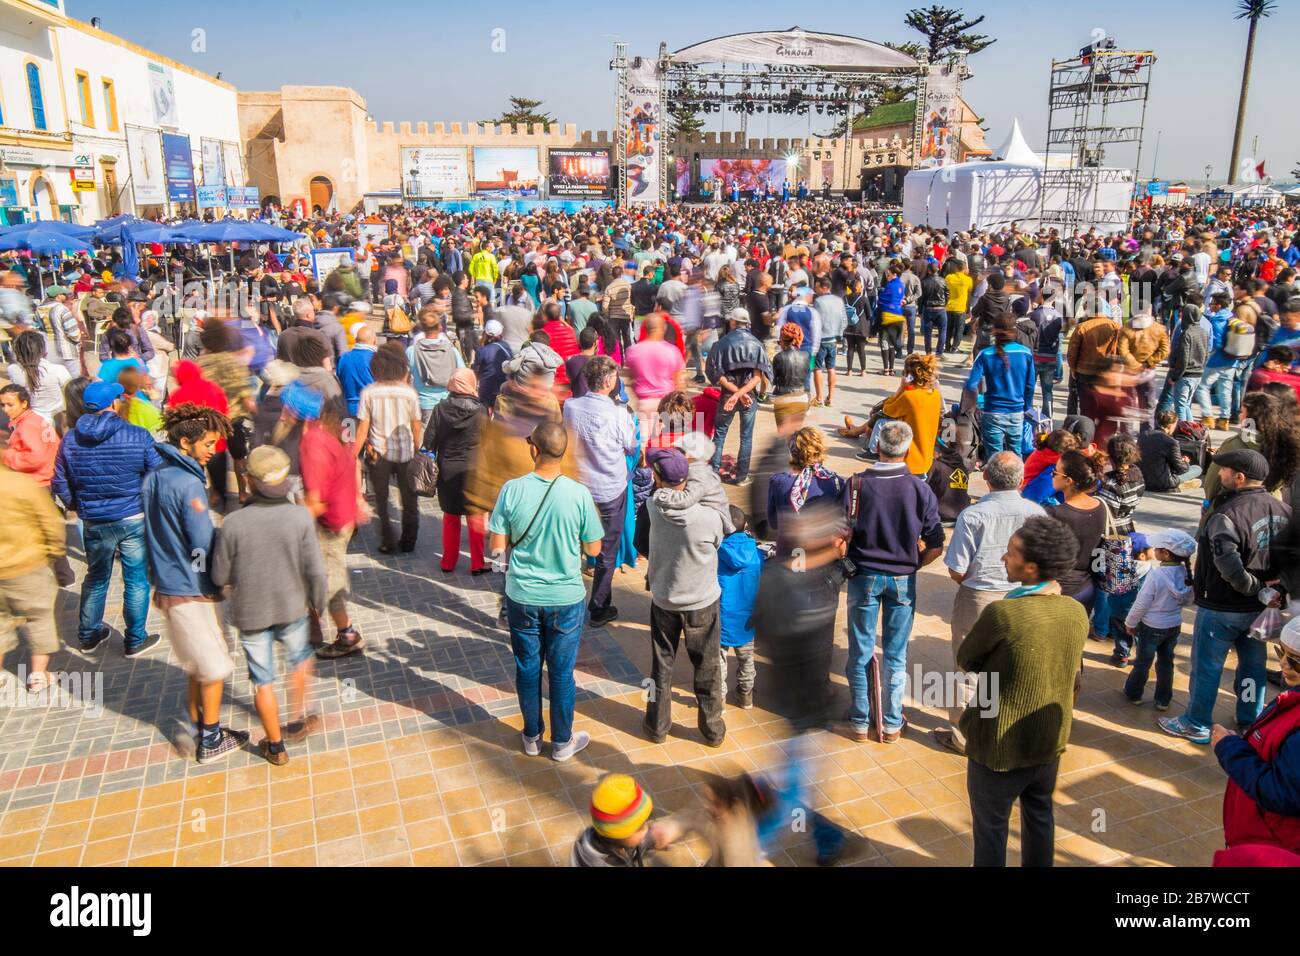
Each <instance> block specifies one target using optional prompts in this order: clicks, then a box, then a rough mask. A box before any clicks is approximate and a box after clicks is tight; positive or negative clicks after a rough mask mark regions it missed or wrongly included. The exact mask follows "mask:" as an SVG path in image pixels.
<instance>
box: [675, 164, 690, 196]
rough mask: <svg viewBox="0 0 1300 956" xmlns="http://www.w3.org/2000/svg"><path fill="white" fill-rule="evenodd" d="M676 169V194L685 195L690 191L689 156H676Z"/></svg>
mask: <svg viewBox="0 0 1300 956" xmlns="http://www.w3.org/2000/svg"><path fill="white" fill-rule="evenodd" d="M675 162H676V165H677V169H676V170H675V172H676V174H677V195H678V196H685V195H686V194H688V193H689V192H690V191H691V161H690V158H689V157H686V156H678V157H677V158H676V160H675Z"/></svg>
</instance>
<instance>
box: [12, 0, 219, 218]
mask: <svg viewBox="0 0 1300 956" xmlns="http://www.w3.org/2000/svg"><path fill="white" fill-rule="evenodd" d="M181 137H187V138H188V143H187V142H186V141H185V139H184V138H181ZM164 143H165V144H166V145H167V146H168V147H170V150H169V152H168V153H167V154H166V155H165V154H164ZM244 183H245V175H244V168H243V159H242V149H241V147H240V141H239V114H238V104H237V98H236V91H235V88H234V86H232V85H231V84H229V83H226V82H224V81H222V80H218V79H216V78H215V77H212V76H208V75H207V74H206V73H202V72H200V71H199V70H196V69H194V68H193V67H190V66H187V65H185V64H183V63H179V62H176V61H174V60H171V59H168V58H167V57H164V56H160V55H158V54H155V53H151V52H150V51H148V50H145V49H142V48H141V47H138V46H136V45H135V44H133V43H131V42H129V41H127V40H124V39H122V38H121V37H117V36H114V35H113V34H111V33H106V32H105V31H103V30H100V29H97V28H96V27H94V26H91V25H90V24H86V23H81V22H80V21H77V20H73V19H71V18H69V17H67V16H66V15H65V14H64V12H63V3H62V0H0V215H2V216H3V219H4V221H6V222H11V223H12V222H21V221H27V220H31V219H52V218H58V219H65V220H69V221H73V222H81V223H91V222H94V221H95V220H96V219H102V218H105V217H107V216H111V215H114V214H116V213H120V212H131V213H136V214H138V215H147V214H150V213H155V212H177V213H179V212H194V211H197V206H196V198H197V197H196V191H197V187H198V186H199V185H201V184H207V185H229V186H243V185H244Z"/></svg>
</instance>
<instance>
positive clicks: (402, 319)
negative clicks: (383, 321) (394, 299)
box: [388, 306, 413, 335]
mask: <svg viewBox="0 0 1300 956" xmlns="http://www.w3.org/2000/svg"><path fill="white" fill-rule="evenodd" d="M412 328H413V323H412V322H411V317H410V316H409V315H407V314H406V310H405V309H403V308H402V307H401V306H393V307H392V308H391V309H389V310H388V331H389V332H392V333H393V334H394V335H406V334H407V333H408V332H410V331H411V329H412Z"/></svg>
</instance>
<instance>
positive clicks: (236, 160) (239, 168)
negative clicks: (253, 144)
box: [221, 140, 248, 186]
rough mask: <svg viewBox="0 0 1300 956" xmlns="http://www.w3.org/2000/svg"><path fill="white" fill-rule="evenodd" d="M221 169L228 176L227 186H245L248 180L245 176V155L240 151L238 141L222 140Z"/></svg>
mask: <svg viewBox="0 0 1300 956" xmlns="http://www.w3.org/2000/svg"><path fill="white" fill-rule="evenodd" d="M221 157H222V162H221V171H222V173H223V175H224V176H225V177H226V178H225V182H226V185H227V186H245V185H247V184H248V180H246V179H245V178H244V155H243V153H242V152H240V146H239V144H238V143H232V142H230V141H228V140H222V141H221Z"/></svg>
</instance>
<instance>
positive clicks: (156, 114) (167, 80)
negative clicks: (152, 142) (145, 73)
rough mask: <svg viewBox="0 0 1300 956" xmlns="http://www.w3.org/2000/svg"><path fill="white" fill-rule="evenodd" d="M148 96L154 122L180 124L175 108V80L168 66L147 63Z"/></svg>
mask: <svg viewBox="0 0 1300 956" xmlns="http://www.w3.org/2000/svg"><path fill="white" fill-rule="evenodd" d="M149 98H150V100H152V102H153V121H154V122H155V123H156V124H158V125H159V126H179V125H180V122H181V120H180V111H179V110H178V109H177V108H176V80H175V79H174V77H173V76H172V68H171V67H170V66H163V65H162V64H160V63H150V64H149Z"/></svg>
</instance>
